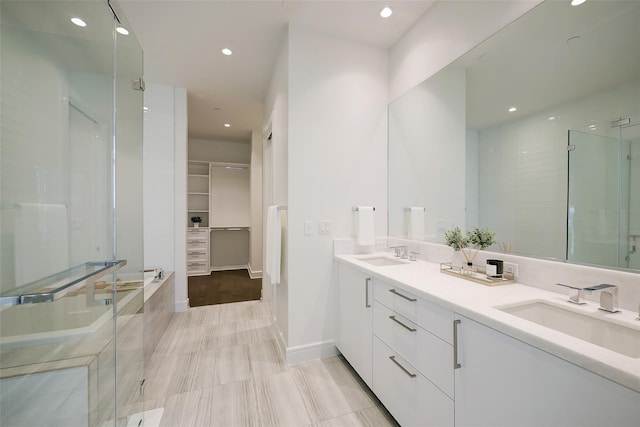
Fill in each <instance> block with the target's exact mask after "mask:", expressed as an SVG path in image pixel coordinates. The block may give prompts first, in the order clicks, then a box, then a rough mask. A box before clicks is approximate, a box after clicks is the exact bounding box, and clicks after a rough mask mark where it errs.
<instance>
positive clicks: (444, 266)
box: [440, 262, 515, 286]
mask: <svg viewBox="0 0 640 427" xmlns="http://www.w3.org/2000/svg"><path fill="white" fill-rule="evenodd" d="M440 272H441V273H444V274H448V275H450V276H455V277H459V278H461V279H465V280H470V281H472V282H476V283H480V284H481V285H485V286H500V285H508V284H510V283H515V280H513V279H510V278H506V277H487V275H486V274H485V273H484V272H481V271H473V272H463V270H462V268H457V267H453V266H452V265H451V263H450V262H441V263H440Z"/></svg>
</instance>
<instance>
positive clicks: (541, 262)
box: [336, 237, 640, 312]
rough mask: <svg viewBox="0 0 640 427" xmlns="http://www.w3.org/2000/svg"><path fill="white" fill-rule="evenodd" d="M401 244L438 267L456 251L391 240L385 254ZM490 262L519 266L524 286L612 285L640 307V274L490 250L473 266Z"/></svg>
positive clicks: (590, 297)
mask: <svg viewBox="0 0 640 427" xmlns="http://www.w3.org/2000/svg"><path fill="white" fill-rule="evenodd" d="M336 240H337V239H336ZM341 240H349V239H341ZM399 245H405V246H407V247H408V248H409V251H411V252H417V253H418V254H419V255H418V259H420V260H423V261H429V262H433V263H437V264H439V263H441V262H450V261H451V257H452V253H453V249H451V248H450V247H448V246H446V245H441V244H437V243H429V242H419V241H416V240H408V239H402V238H397V237H389V238H387V246H386V247H385V248H383V249H382V251H387V249H386V248H387V247H390V246H399ZM340 246H341V247H342V246H347V244H346V243H344V242H340ZM347 253H349V252H341V253H338V252H336V255H340V254H347ZM351 253H358V252H355V251H354V252H351ZM487 259H501V260H504V261H505V262H511V263H514V264H518V277H517V279H518V283H521V284H525V285H528V286H532V287H535V288H540V289H546V290H548V291H552V292H556V293H559V294H562V295H566V296H568V295H569V290H568V289H566V288H561V287H560V286H557V285H556V283H565V284H567V285H571V286H577V287H588V286H593V285H599V284H601V283H609V284H612V285H616V286H617V287H618V298H619V306H620V307H621V308H624V309H627V310H632V311H633V310H635V311H636V312H637V310H638V304H640V273H638V272H635V273H634V272H630V271H624V270H613V269H610V268H600V267H594V266H588V265H579V264H571V263H567V262H563V261H555V260H546V259H540V258H531V257H524V256H518V255H513V254H505V253H503V252H493V251H490V250H482V251H479V252H478V255H477V256H476V257H475V259H474V261H473V263H474V265H482V266H484V264H485V262H486V261H487ZM584 297H585V299H586V300H587V301H593V302H594V303H598V302H599V301H600V295H599V294H598V293H597V292H594V293H592V294H588V293H586V292H585V295H584Z"/></svg>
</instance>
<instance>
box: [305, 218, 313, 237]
mask: <svg viewBox="0 0 640 427" xmlns="http://www.w3.org/2000/svg"><path fill="white" fill-rule="evenodd" d="M312 227H313V223H312V222H311V221H305V222H304V235H305V236H311V235H312V234H313V228H312Z"/></svg>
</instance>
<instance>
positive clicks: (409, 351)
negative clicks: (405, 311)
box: [373, 304, 424, 365]
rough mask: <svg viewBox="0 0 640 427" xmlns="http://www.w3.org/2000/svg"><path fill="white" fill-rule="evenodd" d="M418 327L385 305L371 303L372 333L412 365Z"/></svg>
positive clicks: (416, 344)
mask: <svg viewBox="0 0 640 427" xmlns="http://www.w3.org/2000/svg"><path fill="white" fill-rule="evenodd" d="M419 329H420V328H419V327H418V325H416V324H415V323H413V322H412V321H410V320H408V319H407V318H405V317H403V316H401V315H400V314H398V313H396V312H394V311H393V310H391V309H390V308H388V307H387V306H385V305H383V304H374V305H373V334H374V335H375V336H377V337H378V338H380V340H382V341H383V342H384V343H385V344H386V345H388V346H389V347H391V348H392V349H393V350H394V351H395V352H397V353H398V354H399V355H400V356H402V357H403V358H404V359H406V360H407V361H408V362H409V363H411V364H412V365H416V359H417V348H418V339H419V336H418V335H419V333H418V330H419ZM423 333H424V331H423Z"/></svg>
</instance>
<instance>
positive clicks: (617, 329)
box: [496, 301, 640, 358]
mask: <svg viewBox="0 0 640 427" xmlns="http://www.w3.org/2000/svg"><path fill="white" fill-rule="evenodd" d="M496 308H497V309H499V310H501V311H503V312H505V313H509V314H512V315H514V316H518V317H520V318H522V319H525V320H529V321H531V322H534V323H537V324H539V325H542V326H545V327H547V328H551V329H554V330H556V331H558V332H562V333H565V334H567V335H571V336H573V337H576V338H579V339H581V340H584V341H588V342H590V343H592V344H595V345H597V346H600V347H604V348H607V349H609V350H612V351H615V352H617V353H620V354H624V355H625V356H629V357H634V358H638V357H640V326H639V327H637V328H636V327H633V326H631V325H629V326H625V325H622V324H619V323H614V322H611V321H608V320H607V319H604V318H602V317H600V316H596V315H595V314H594V315H590V313H581V312H579V311H577V310H575V309H572V308H571V307H561V306H558V305H555V304H550V303H549V302H546V301H534V302H531V301H529V302H527V303H523V304H519V305H512V306H506V307H496ZM598 314H600V313H598Z"/></svg>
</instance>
